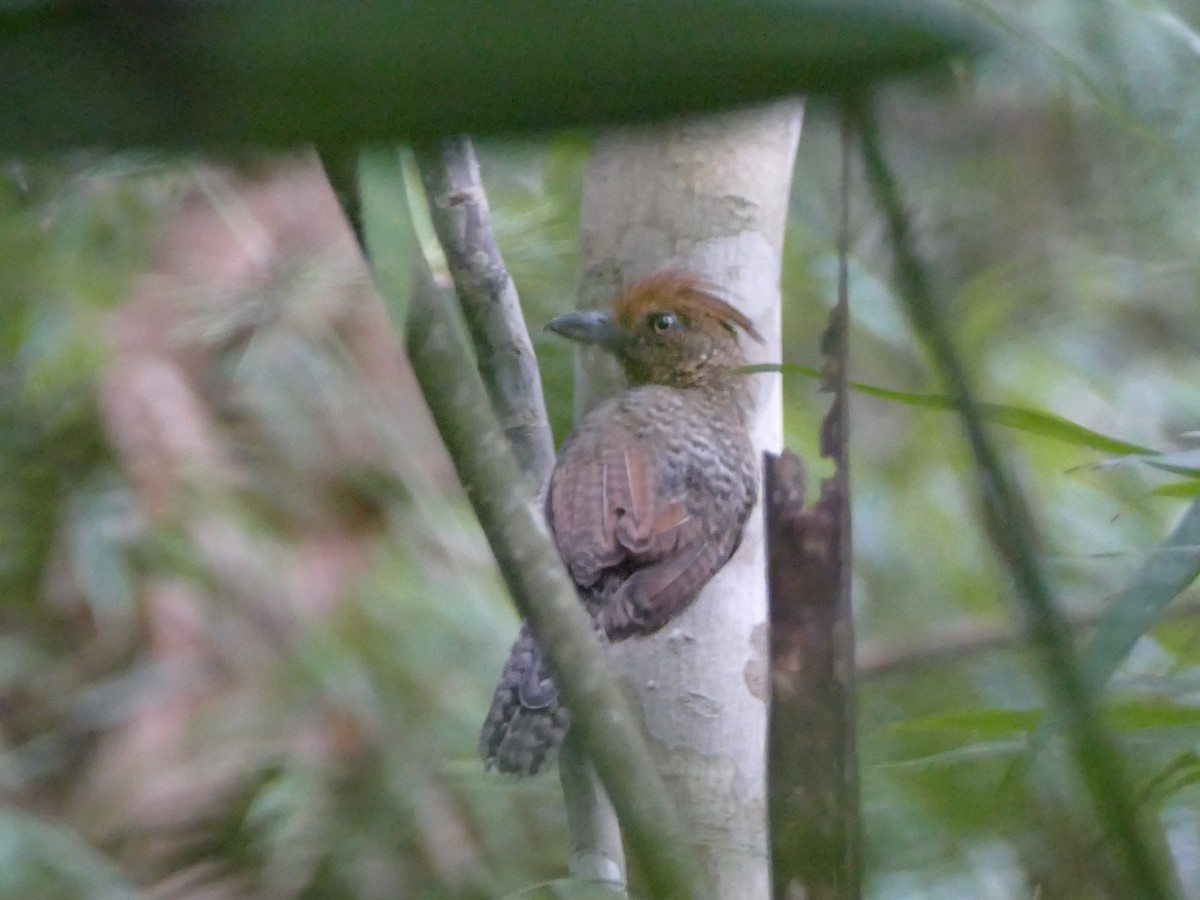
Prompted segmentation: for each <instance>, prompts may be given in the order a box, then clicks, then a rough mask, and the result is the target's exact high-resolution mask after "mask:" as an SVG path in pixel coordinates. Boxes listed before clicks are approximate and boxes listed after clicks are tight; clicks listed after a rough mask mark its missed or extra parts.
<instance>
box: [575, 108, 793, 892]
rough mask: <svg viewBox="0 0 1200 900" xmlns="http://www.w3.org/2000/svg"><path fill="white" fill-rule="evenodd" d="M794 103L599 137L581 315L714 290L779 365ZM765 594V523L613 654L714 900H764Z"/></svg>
mask: <svg viewBox="0 0 1200 900" xmlns="http://www.w3.org/2000/svg"><path fill="white" fill-rule="evenodd" d="M802 111H803V110H802V106H801V104H800V103H799V102H798V101H792V102H788V103H785V104H777V105H773V106H770V107H765V108H759V109H753V110H744V111H739V112H736V113H730V114H726V115H722V116H716V117H709V118H705V119H699V120H692V121H688V122H681V123H675V124H671V125H667V126H662V127H657V128H653V129H646V130H640V131H626V132H620V133H614V134H610V135H608V136H605V137H603V138H602V139H600V140H598V141H597V142H596V144H595V146H594V148H593V151H592V158H591V161H590V163H589V166H588V171H587V175H586V179H585V183H584V197H583V212H582V222H581V228H580V272H581V282H580V292H579V305H580V306H581V307H592V306H602V305H606V304H608V303H610V302H611V300H612V299H613V298H614V297H615V296H616V295H617V294H619V293H620V291H621V290H622V289H623V288H624V287H626V286H627V285H629V284H630V283H631V282H632V281H634V280H636V279H637V278H640V277H641V276H644V275H647V274H649V273H651V272H655V271H658V270H661V269H665V268H679V269H685V270H688V271H691V272H695V273H697V274H699V275H700V276H702V277H704V278H705V279H706V280H708V281H710V282H712V283H713V284H715V285H717V286H719V287H720V288H721V289H722V291H723V293H725V294H726V296H727V298H728V299H729V300H730V302H732V303H733V304H734V305H735V306H737V307H739V308H740V309H742V310H743V311H744V312H745V313H747V314H748V315H749V316H750V318H751V319H752V320H753V322H754V325H755V327H756V328H757V329H758V330H759V332H760V333H761V334H762V335H763V336H764V338H765V339H766V343H765V345H763V346H759V345H758V344H755V343H753V342H750V341H747V342H746V350H747V351H748V355H749V356H750V361H751V362H766V361H772V362H775V361H778V360H779V358H780V346H779V333H780V308H779V274H780V257H781V249H782V245H783V230H784V222H785V220H786V213H787V203H788V193H789V188H790V184H791V173H792V164H793V162H794V159H795V152H796V145H797V141H798V140H799V136H800V125H801V120H802ZM581 359H582V365H581V369H580V372H579V375H580V377H579V378H578V379H577V385H578V386H579V387H578V388H577V391H578V393H577V411H579V412H582V411H584V410H586V409H588V408H590V407H591V406H594V405H595V403H596V401H598V400H599V399H601V398H603V397H604V396H605V395H607V394H609V393H611V392H612V391H613V390H614V389H615V388H616V387H617V386H618V385H619V381H618V380H616V378H615V373H614V372H613V369H612V367H611V366H608V365H607V364H606V361H605V360H604V359H603V358H601V357H598V356H597V355H595V354H587V353H585V354H583V355H582V356H581ZM751 377H754V378H755V379H756V381H757V383H756V388H757V392H756V393H757V412H756V415H755V418H754V422H753V427H752V432H753V437H754V440H755V444H756V446H757V448H758V450H759V451H760V452H761V451H762V450H768V449H769V450H773V451H778V450H779V448H780V444H781V441H782V406H781V387H780V379H779V377H778V376H777V375H755V376H751ZM767 649H768V642H767V595H766V578H765V570H764V544H763V533H762V516H761V514H759V513H757V511H756V512H755V513H752V514H751V517H750V521H749V523H748V524H747V528H746V534H745V538H744V540H743V541H742V545H741V548H740V549H739V550H738V552H737V554H736V555H735V556H734V557H733V559H732V560H730V562H729V563H728V564H727V565H726V566H725V568H724V569H723V570H722V571H721V572H720V573H719V574H718V575H717V576H716V577H715V578H714V579H713V581H712V582H711V583H710V584H709V585H708V587H707V588H706V589H705V590H704V591H703V593H702V594H701V595H700V597H699V599H698V600H697V601H696V602H695V603H694V604H693V605H692V606H691V607H690V608H689V609H688V610H686V611H685V612H684V613H683V614H681V615H680V616H679V617H678V618H677V619H676V620H675V621H673V622H672V623H670V624H669V625H668V626H667V627H666V628H664V629H663V630H662V631H661V632H660V633H658V634H657V635H654V636H653V637H649V638H644V639H634V640H629V641H625V642H623V643H621V644H617V645H614V646H613V647H612V648H611V649H610V661H611V663H612V666H613V669H614V671H615V672H616V673H618V676H619V677H620V679H621V680H622V682H623V684H624V686H625V688H626V690H627V692H628V693H629V694H630V695H631V696H632V697H633V698H634V701H635V702H634V706H635V709H636V710H637V712H638V713H639V714H640V715H641V717H642V720H643V724H644V727H645V730H646V733H647V736H648V738H649V743H650V747H651V750H652V752H653V754H654V756H655V761H656V763H657V764H658V766H659V768H660V770H661V772H662V774H663V777H664V779H665V780H666V782H667V785H668V788H669V789H670V791H671V792H672V793H673V795H674V797H675V800H676V803H677V804H678V807H679V811H680V814H681V816H682V818H683V821H684V826H685V829H686V831H687V833H688V834H689V835H690V837H691V839H692V840H693V842H694V843H695V845H696V849H697V851H698V854H699V858H700V859H701V860H702V863H701V864H702V867H703V880H704V881H705V882H706V883H707V884H708V886H709V888H710V890H711V894H712V896H714V897H716V898H737V900H760V898H764V900H765V898H767V897H769V896H770V890H771V879H770V861H769V858H768V841H767V830H766V785H765V748H766V728H767V689H768V684H767V672H768V659H767Z"/></svg>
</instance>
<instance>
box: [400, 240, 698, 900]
mask: <svg viewBox="0 0 1200 900" xmlns="http://www.w3.org/2000/svg"><path fill="white" fill-rule="evenodd" d="M418 264H419V265H422V264H423V260H421V261H419V263H418ZM426 272H427V270H426ZM451 306H452V301H450V300H449V299H448V298H447V297H446V296H445V293H444V292H442V291H440V290H439V289H437V288H436V287H435V286H434V285H433V280H432V277H428V276H427V277H425V278H424V280H423V284H420V285H419V286H418V290H417V292H416V295H415V296H414V298H413V302H412V306H411V307H410V313H409V321H408V353H409V358H410V359H411V361H412V366H413V370H414V372H415V373H416V375H417V380H418V381H419V382H420V384H421V389H422V391H423V392H424V394H425V398H426V401H427V403H428V404H429V408H430V411H431V412H432V413H433V416H434V420H435V421H436V423H437V427H438V430H439V432H440V433H441V435H442V440H443V441H444V442H445V444H446V447H447V449H448V450H449V451H450V456H451V458H452V459H453V460H454V465H455V468H456V469H457V471H458V476H459V479H460V480H461V481H462V483H463V485H464V487H465V488H466V491H467V495H468V497H470V499H471V503H472V505H473V506H474V508H475V513H476V515H477V516H478V518H479V522H480V524H481V525H482V527H483V530H484V534H485V535H486V536H487V539H488V542H489V544H490V545H491V547H492V552H493V553H494V554H495V556H496V562H497V564H498V565H499V567H500V572H501V574H502V576H503V577H504V580H505V583H506V584H507V585H508V588H509V591H510V592H511V594H512V596H513V599H514V600H515V601H516V604H517V607H518V609H519V611H520V612H521V614H522V616H524V617H525V618H526V619H527V620H528V621H529V622H530V623H531V624H532V625H533V627H534V628H535V629H536V630H537V633H538V636H539V637H540V638H541V640H542V642H543V644H544V645H545V647H546V650H547V651H548V653H549V654H550V658H551V661H552V662H553V663H554V666H555V671H556V673H557V676H558V682H559V687H560V688H561V690H562V692H563V695H564V697H565V698H566V702H567V703H568V705H569V706H570V708H571V711H572V714H573V720H572V728H573V729H575V730H577V731H578V732H579V734H580V735H581V737H582V740H583V741H584V743H585V745H586V747H587V749H588V752H589V753H590V755H591V757H592V759H593V761H594V762H595V765H596V768H597V770H598V771H599V772H600V776H601V778H602V779H603V781H604V785H605V787H606V788H607V790H608V794H609V796H610V797H611V798H612V801H613V805H614V806H615V807H616V809H617V813H618V816H619V817H620V820H621V824H622V826H623V828H624V829H625V832H626V834H627V836H628V838H629V843H630V848H631V850H632V852H633V853H634V854H635V855H636V859H637V862H638V863H639V866H640V868H641V871H642V872H643V873H644V874H645V876H646V879H647V883H648V892H649V894H650V895H651V896H654V897H676V898H688V897H694V896H698V895H699V894H700V889H699V886H698V885H697V883H696V873H697V871H698V868H697V867H696V864H695V860H694V858H693V856H692V854H691V853H690V852H689V848H688V845H687V842H686V841H685V840H684V836H683V831H682V827H681V825H680V821H679V817H678V814H677V813H676V812H675V806H674V803H673V802H672V800H671V798H670V795H669V794H668V793H667V791H666V788H665V786H664V784H663V782H662V779H661V778H660V777H659V775H658V772H657V769H656V768H655V766H654V764H653V762H652V761H651V758H650V755H649V752H648V750H647V749H646V746H645V744H644V742H643V741H642V738H641V734H640V732H639V729H638V726H637V724H636V721H635V720H634V718H633V716H632V715H631V713H630V711H629V707H628V704H627V703H626V701H625V698H624V696H623V695H622V694H621V692H620V690H619V689H618V688H617V685H616V682H615V681H614V680H613V678H612V676H611V675H610V674H609V672H608V669H607V667H606V665H605V661H604V654H603V651H602V649H601V647H600V644H599V642H598V641H597V640H596V637H595V632H594V629H593V627H592V623H591V621H590V620H589V618H588V616H587V613H586V612H585V611H584V609H583V607H582V605H581V604H580V603H579V600H578V598H577V596H576V594H575V588H574V586H573V585H572V584H571V582H570V580H569V578H568V577H567V573H566V570H565V569H564V568H563V565H562V561H561V560H560V559H559V557H558V553H557V552H556V551H555V549H554V546H553V544H552V543H551V541H550V536H549V534H548V533H547V531H546V526H545V523H544V522H543V520H542V517H541V516H540V515H539V514H538V512H537V510H536V508H535V504H534V503H533V498H532V496H531V492H530V491H529V489H528V483H527V482H526V481H525V479H523V478H521V477H520V470H519V468H518V466H517V462H516V459H515V457H514V456H513V454H512V452H511V451H510V448H509V442H508V441H507V440H506V439H505V437H504V433H503V431H501V429H500V426H499V424H498V423H497V422H496V419H495V417H494V415H493V414H492V410H491V406H490V404H489V403H488V399H487V396H486V394H485V392H484V390H483V386H482V384H481V383H480V380H479V377H478V375H477V373H476V371H475V366H474V361H473V360H472V358H471V354H470V351H469V349H468V348H467V347H466V346H465V344H464V343H462V342H461V341H460V340H459V339H458V337H457V334H456V331H455V327H454V326H455V323H454V314H453V313H452V312H451Z"/></svg>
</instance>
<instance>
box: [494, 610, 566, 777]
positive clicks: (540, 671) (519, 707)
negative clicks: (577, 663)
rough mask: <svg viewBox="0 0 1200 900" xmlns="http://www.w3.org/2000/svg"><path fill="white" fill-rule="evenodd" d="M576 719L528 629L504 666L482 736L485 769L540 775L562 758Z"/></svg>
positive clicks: (524, 630)
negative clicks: (561, 747)
mask: <svg viewBox="0 0 1200 900" xmlns="http://www.w3.org/2000/svg"><path fill="white" fill-rule="evenodd" d="M570 721H571V717H570V713H568V711H567V709H566V708H565V707H564V706H562V705H561V703H560V702H559V696H558V687H557V685H555V683H554V676H553V674H552V673H551V671H550V663H549V660H547V658H546V651H545V650H544V649H543V648H542V645H541V642H540V641H539V640H538V639H537V638H536V637H535V636H534V634H533V632H532V631H530V629H529V626H525V627H523V628H522V629H521V634H520V636H519V637H518V638H517V642H516V643H515V644H513V648H512V652H511V653H510V654H509V656H508V662H506V663H505V664H504V671H503V672H501V674H500V682H499V684H497V685H496V693H495V695H494V696H493V697H492V707H491V709H490V710H489V711H488V715H487V719H486V720H485V721H484V723H483V731H482V732H481V733H480V735H479V755H480V756H481V757H483V762H484V766H485V767H486V768H488V769H495V770H497V771H499V772H503V773H505V774H508V775H520V776H528V775H536V774H537V773H538V772H540V771H541V770H542V769H543V768H544V767H545V766H547V765H549V764H550V763H551V762H553V761H554V759H555V757H556V756H557V755H558V748H559V745H560V744H562V740H563V738H564V737H565V736H566V733H567V728H568V726H569V725H570Z"/></svg>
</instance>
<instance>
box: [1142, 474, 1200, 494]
mask: <svg viewBox="0 0 1200 900" xmlns="http://www.w3.org/2000/svg"><path fill="white" fill-rule="evenodd" d="M1150 493H1151V495H1152V496H1155V497H1200V478H1195V479H1191V480H1190V481H1173V482H1171V483H1170V484H1160V485H1159V486H1158V487H1156V488H1155V489H1154V490H1152V491H1151V492H1150Z"/></svg>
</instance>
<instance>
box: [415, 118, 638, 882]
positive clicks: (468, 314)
mask: <svg viewBox="0 0 1200 900" xmlns="http://www.w3.org/2000/svg"><path fill="white" fill-rule="evenodd" d="M415 155H416V159H417V165H418V167H419V169H420V171H421V180H422V182H423V184H424V187H425V196H426V198H427V200H428V207H429V215H430V219H431V221H432V222H433V226H434V230H435V232H436V233H437V236H438V240H439V242H440V244H441V246H442V252H443V253H444V254H445V257H446V263H447V266H448V267H449V269H450V274H451V277H453V279H454V284H455V288H456V289H457V292H458V298H459V303H460V304H461V306H462V310H463V317H464V319H466V321H467V326H468V328H469V330H470V332H471V338H472V341H473V342H474V344H475V356H476V359H477V360H478V362H479V368H480V372H481V374H482V375H483V379H484V384H485V385H486V387H487V389H488V396H489V398H490V400H491V403H492V409H493V411H494V412H495V414H496V416H497V417H498V418H499V419H500V421H501V422H502V423H504V424H505V431H506V432H507V434H508V438H509V440H510V441H511V442H512V445H513V449H514V450H515V452H516V454H517V459H518V460H519V461H520V463H521V467H522V468H523V469H524V470H525V472H526V473H527V474H528V475H530V476H531V478H532V480H533V482H534V483H535V484H544V483H545V481H546V479H547V478H548V477H549V475H550V470H551V468H552V467H553V465H554V439H553V437H552V435H551V433H550V423H549V421H548V420H547V418H546V405H545V401H544V400H543V397H542V382H541V377H540V375H539V372H538V369H537V359H536V358H535V357H534V354H533V348H532V345H531V344H530V340H529V332H528V330H527V329H526V327H525V319H524V316H523V315H522V313H521V306H520V302H519V300H518V298H517V290H516V287H515V285H514V284H513V280H512V277H511V276H510V275H509V273H508V270H507V268H506V267H505V265H504V260H503V258H502V257H501V255H500V248H499V246H498V244H497V242H496V235H495V229H494V228H493V227H492V220H491V213H490V210H489V207H488V202H487V194H486V192H485V191H484V187H483V182H482V180H481V179H480V175H479V161H478V160H477V159H476V156H475V150H474V148H473V147H472V145H471V141H470V140H469V139H468V138H456V139H452V140H447V141H443V142H441V143H439V144H436V145H431V146H426V147H423V148H418V149H417V150H416V152H415ZM558 764H559V777H560V779H561V781H562V787H563V802H564V803H565V805H566V808H567V824H568V827H569V828H570V831H571V844H572V851H571V856H570V858H569V860H568V868H569V871H570V872H571V874H572V875H573V876H575V877H578V878H584V879H587V880H590V881H598V882H604V883H606V884H614V885H620V886H624V884H625V854H624V850H623V847H622V843H621V830H620V828H619V826H618V823H617V819H616V816H615V814H614V812H613V807H612V803H611V802H609V800H608V798H607V797H606V796H605V795H604V788H603V786H602V785H601V784H600V780H599V778H597V776H596V772H595V769H594V768H593V766H592V764H591V761H590V760H589V759H588V756H587V752H586V748H584V747H582V746H581V744H580V741H579V738H578V736H577V735H575V734H573V733H571V732H568V734H567V738H566V740H565V742H564V744H563V747H562V750H561V752H560V753H559V758H558Z"/></svg>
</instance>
